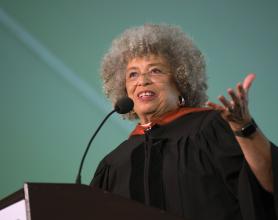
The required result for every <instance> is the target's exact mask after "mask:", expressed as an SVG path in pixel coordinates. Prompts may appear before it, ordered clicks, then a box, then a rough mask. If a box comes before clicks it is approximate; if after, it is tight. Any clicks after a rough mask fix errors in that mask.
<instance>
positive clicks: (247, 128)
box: [233, 118, 258, 138]
mask: <svg viewBox="0 0 278 220" xmlns="http://www.w3.org/2000/svg"><path fill="white" fill-rule="evenodd" d="M257 128H258V126H257V124H256V122H255V121H254V120H253V119H252V118H251V120H250V121H249V122H247V123H245V124H244V125H242V126H241V127H239V128H237V129H235V130H233V132H234V134H235V135H236V136H238V137H244V138H247V137H250V136H251V135H252V134H254V133H255V132H256V131H257Z"/></svg>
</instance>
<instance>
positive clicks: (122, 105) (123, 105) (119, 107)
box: [75, 96, 134, 184]
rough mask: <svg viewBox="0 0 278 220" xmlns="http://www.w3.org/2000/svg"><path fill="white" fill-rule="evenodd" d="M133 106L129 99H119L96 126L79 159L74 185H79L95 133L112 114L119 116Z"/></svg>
mask: <svg viewBox="0 0 278 220" xmlns="http://www.w3.org/2000/svg"><path fill="white" fill-rule="evenodd" d="M133 106H134V103H133V101H132V99H131V98H129V97H127V96H126V97H123V98H121V99H119V100H118V101H117V102H116V104H115V106H114V110H113V111H111V112H110V113H109V114H108V115H106V117H105V118H104V119H103V121H102V122H101V123H100V125H99V126H98V128H97V130H96V131H95V133H94V134H93V136H92V137H91V139H90V141H89V143H88V145H87V147H86V150H85V152H84V154H83V157H82V159H81V163H80V166H79V169H78V174H77V176H76V180H75V183H76V184H81V171H82V167H83V164H84V160H85V158H86V156H87V153H88V151H89V149H90V146H91V143H92V142H93V140H94V138H95V136H96V135H97V133H98V132H99V130H100V129H101V127H102V125H103V124H104V123H105V121H106V120H107V119H108V118H109V117H110V116H111V115H112V114H113V113H114V112H117V113H119V114H126V113H128V112H130V111H131V110H132V109H133Z"/></svg>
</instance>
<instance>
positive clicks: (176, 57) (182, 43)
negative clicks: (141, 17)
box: [101, 24, 207, 119]
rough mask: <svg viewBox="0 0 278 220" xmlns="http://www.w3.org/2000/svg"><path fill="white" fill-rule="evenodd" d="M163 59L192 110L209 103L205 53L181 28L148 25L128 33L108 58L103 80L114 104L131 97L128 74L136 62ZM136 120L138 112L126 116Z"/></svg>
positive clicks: (103, 69)
mask: <svg viewBox="0 0 278 220" xmlns="http://www.w3.org/2000/svg"><path fill="white" fill-rule="evenodd" d="M151 54H153V55H160V56H163V57H164V58H166V59H167V60H168V62H169V64H170V67H171V70H172V74H173V76H174V77H173V78H174V79H175V81H176V84H177V86H178V89H179V91H180V93H181V94H182V96H183V97H184V99H185V103H186V106H188V107H201V106H203V105H204V103H205V102H206V101H207V95H206V90H207V83H206V73H205V61H204V57H203V55H202V53H201V51H200V50H199V49H198V48H197V47H196V46H195V45H194V44H193V42H192V40H191V39H190V38H188V37H187V35H186V34H185V33H184V32H183V31H182V30H181V28H179V27H177V26H173V25H167V24H145V25H143V26H139V27H133V28H130V29H127V30H126V31H124V32H123V33H122V34H121V35H120V36H119V37H118V38H115V39H114V40H113V42H112V46H111V48H110V50H109V51H108V52H107V53H106V54H105V55H104V57H103V60H102V66H101V77H102V79H103V88H104V92H105V94H106V96H107V97H108V98H109V99H110V100H111V101H112V103H113V104H115V103H116V101H117V100H118V99H119V98H121V97H123V96H127V93H126V88H125V71H126V66H127V63H128V62H129V61H130V60H131V59H133V58H135V57H142V56H148V55H151ZM124 118H128V119H136V118H138V116H137V115H136V113H135V112H131V113H128V114H126V115H125V116H124Z"/></svg>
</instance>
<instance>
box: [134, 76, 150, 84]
mask: <svg viewBox="0 0 278 220" xmlns="http://www.w3.org/2000/svg"><path fill="white" fill-rule="evenodd" d="M150 83H151V78H150V76H149V74H148V73H142V74H140V76H139V78H138V81H137V85H141V86H145V85H149V84H150Z"/></svg>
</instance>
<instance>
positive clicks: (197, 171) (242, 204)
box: [91, 109, 278, 220]
mask: <svg viewBox="0 0 278 220" xmlns="http://www.w3.org/2000/svg"><path fill="white" fill-rule="evenodd" d="M183 111H184V110H183V109H181V110H179V114H176V113H174V117H170V116H169V115H171V114H169V115H168V116H167V115H166V116H165V117H164V118H163V119H162V120H160V121H158V122H157V123H153V124H152V126H150V127H149V128H147V129H144V130H142V127H140V126H139V125H138V126H137V127H136V129H135V130H134V131H133V133H132V134H131V135H130V137H129V138H128V139H127V140H126V141H124V142H123V143H122V144H120V145H119V146H118V147H117V148H116V149H115V150H113V151H112V152H111V153H109V154H108V155H107V156H106V157H105V158H104V159H103V160H102V161H101V162H100V164H99V166H98V168H97V170H96V172H95V175H94V178H93V180H92V182H91V185H92V186H96V187H99V188H101V189H103V190H106V191H109V192H112V193H114V194H117V195H120V196H123V197H126V198H129V199H132V200H136V201H139V202H142V203H144V204H146V205H148V206H152V207H157V208H160V209H164V210H166V211H168V212H170V213H173V214H175V215H178V216H183V217H184V218H185V219H192V220H204V219H213V220H255V219H256V220H266V219H267V220H272V219H277V218H276V215H277V213H278V212H277V211H278V206H277V204H278V203H277V201H278V200H277V199H278V194H277V190H278V187H277V186H278V185H277V182H278V181H277V180H278V178H277V171H278V170H277V168H278V167H277V159H278V149H277V148H276V146H274V144H272V143H271V154H272V169H273V175H274V192H273V193H269V192H267V191H266V190H264V189H263V187H262V186H261V185H260V183H259V182H258V181H257V179H256V177H255V175H254V174H253V172H252V171H251V169H250V168H249V166H248V163H247V162H246V160H245V158H244V156H243V153H242V151H241V148H240V146H239V144H238V142H237V140H236V138H235V136H234V134H233V131H232V130H231V128H230V127H229V125H228V123H227V122H226V121H225V120H224V119H223V118H222V117H221V115H220V113H219V112H217V111H213V110H197V111H192V112H190V111H189V112H186V114H185V113H184V114H183V113H182V112H183ZM175 115H178V116H175ZM171 116H173V113H172V115H171Z"/></svg>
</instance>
